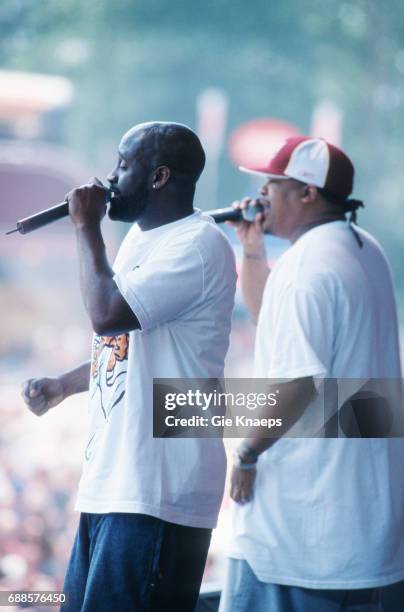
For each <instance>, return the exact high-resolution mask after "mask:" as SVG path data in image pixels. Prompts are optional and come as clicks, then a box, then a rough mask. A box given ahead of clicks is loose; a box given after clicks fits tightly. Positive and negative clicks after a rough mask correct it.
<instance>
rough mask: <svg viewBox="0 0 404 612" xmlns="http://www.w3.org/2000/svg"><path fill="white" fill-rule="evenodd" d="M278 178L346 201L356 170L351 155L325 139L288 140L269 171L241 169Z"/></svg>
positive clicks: (264, 169)
mask: <svg viewBox="0 0 404 612" xmlns="http://www.w3.org/2000/svg"><path fill="white" fill-rule="evenodd" d="M239 169H240V170H242V171H243V172H248V173H250V174H258V175H260V176H265V177H268V178H274V179H288V178H293V179H296V180H297V181H302V182H303V183H307V184H308V185H315V186H316V187H320V188H322V189H325V190H326V191H327V192H328V193H329V194H331V195H334V196H336V197H337V198H339V199H341V200H345V199H346V198H347V197H348V196H349V195H350V194H351V192H352V189H353V178H354V167H353V164H352V162H351V160H350V159H349V157H348V156H347V155H345V153H344V152H343V151H341V149H339V148H338V147H336V146H334V145H332V144H330V143H328V142H326V141H325V140H323V139H322V138H310V137H308V136H295V137H293V138H288V139H287V140H286V143H285V144H284V145H283V146H282V147H281V148H280V149H279V151H278V152H277V153H276V155H275V156H274V157H273V158H272V159H271V161H270V162H269V163H268V165H267V166H266V167H265V168H244V167H243V166H240V168H239Z"/></svg>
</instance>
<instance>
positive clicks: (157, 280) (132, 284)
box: [114, 242, 204, 331]
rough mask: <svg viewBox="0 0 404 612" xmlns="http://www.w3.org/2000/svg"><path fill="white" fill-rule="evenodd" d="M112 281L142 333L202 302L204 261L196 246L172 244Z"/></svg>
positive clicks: (120, 273)
mask: <svg viewBox="0 0 404 612" xmlns="http://www.w3.org/2000/svg"><path fill="white" fill-rule="evenodd" d="M114 281H115V283H116V285H117V287H118V289H119V291H120V292H121V294H122V296H123V297H124V299H125V300H126V301H127V302H128V304H129V306H130V307H131V309H132V310H133V312H134V313H135V315H136V317H137V319H138V321H139V323H140V327H141V329H142V331H147V330H150V329H152V328H153V327H156V326H157V325H160V324H161V323H165V322H167V321H170V320H173V319H178V318H181V316H183V315H184V314H185V313H186V312H187V311H188V310H189V309H190V308H192V307H193V306H194V305H195V304H196V303H198V302H199V301H200V300H202V299H203V293H204V262H203V259H202V255H201V253H200V251H199V249H198V247H197V245H196V244H195V243H191V242H187V243H185V244H184V243H179V244H178V243H177V244H176V243H172V244H171V245H169V246H165V247H164V248H161V249H160V250H159V253H158V255H156V256H154V257H153V258H152V259H150V260H148V261H146V262H145V263H144V264H143V265H140V266H137V267H136V268H134V269H133V270H130V271H126V272H119V273H117V274H115V276H114Z"/></svg>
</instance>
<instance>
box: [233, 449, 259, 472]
mask: <svg viewBox="0 0 404 612" xmlns="http://www.w3.org/2000/svg"><path fill="white" fill-rule="evenodd" d="M258 456H259V453H258V452H257V451H256V450H255V449H254V448H252V447H251V446H249V445H248V444H247V443H246V442H243V443H242V444H241V445H240V446H239V447H238V448H236V450H235V451H234V454H233V463H234V466H235V467H238V468H241V469H253V468H254V467H255V466H256V464H257V461H258Z"/></svg>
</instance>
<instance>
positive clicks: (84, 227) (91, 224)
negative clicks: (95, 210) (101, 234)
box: [74, 219, 101, 233]
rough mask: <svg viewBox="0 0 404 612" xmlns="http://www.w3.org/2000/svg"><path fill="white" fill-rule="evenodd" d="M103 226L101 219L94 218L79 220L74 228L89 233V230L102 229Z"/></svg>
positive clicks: (96, 230)
mask: <svg viewBox="0 0 404 612" xmlns="http://www.w3.org/2000/svg"><path fill="white" fill-rule="evenodd" d="M100 227H101V219H96V220H94V219H92V220H91V221H84V220H83V221H77V223H75V224H74V228H75V230H76V232H83V233H87V232H90V233H91V232H98V231H99V230H100Z"/></svg>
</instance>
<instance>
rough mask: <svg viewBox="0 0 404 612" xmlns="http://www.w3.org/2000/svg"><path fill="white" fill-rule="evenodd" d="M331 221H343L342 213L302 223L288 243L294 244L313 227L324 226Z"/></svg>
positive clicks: (330, 214)
mask: <svg viewBox="0 0 404 612" xmlns="http://www.w3.org/2000/svg"><path fill="white" fill-rule="evenodd" d="M332 221H345V215H344V214H343V213H329V214H326V215H322V216H321V217H319V218H317V219H312V220H310V221H307V222H306V223H302V224H301V225H299V227H298V228H297V229H296V230H295V232H294V233H293V235H292V236H291V238H290V242H291V243H292V244H294V243H295V242H296V240H298V239H299V238H300V236H303V234H305V233H306V232H308V231H309V230H311V229H313V227H317V226H318V225H324V223H331V222H332Z"/></svg>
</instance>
